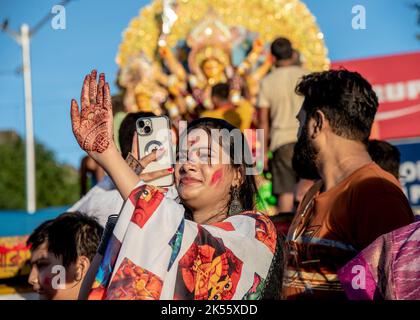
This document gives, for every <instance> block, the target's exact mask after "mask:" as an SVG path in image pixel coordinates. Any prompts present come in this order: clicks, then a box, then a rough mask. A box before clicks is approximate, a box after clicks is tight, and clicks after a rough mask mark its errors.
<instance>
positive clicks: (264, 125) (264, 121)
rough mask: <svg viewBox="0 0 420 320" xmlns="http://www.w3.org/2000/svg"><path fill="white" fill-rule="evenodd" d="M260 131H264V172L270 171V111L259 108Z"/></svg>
mask: <svg viewBox="0 0 420 320" xmlns="http://www.w3.org/2000/svg"><path fill="white" fill-rule="evenodd" d="M258 122H259V129H263V130H264V170H268V158H267V152H268V145H269V138H270V109H269V108H261V107H260V108H258Z"/></svg>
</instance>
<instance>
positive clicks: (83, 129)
mask: <svg viewBox="0 0 420 320" xmlns="http://www.w3.org/2000/svg"><path fill="white" fill-rule="evenodd" d="M81 105H82V108H81V111H80V113H79V107H78V105H77V102H76V100H74V99H73V100H72V103H71V118H72V128H73V133H74V135H75V137H76V140H77V142H78V143H79V145H80V147H81V148H82V149H83V150H85V151H86V152H88V153H93V152H97V153H102V152H104V151H105V150H106V149H107V148H108V147H109V145H110V143H112V141H113V140H112V104H111V95H110V91H109V85H108V83H105V76H104V74H101V75H100V76H99V84H98V85H97V83H96V71H95V70H94V71H92V73H91V74H90V75H88V76H86V78H85V81H84V83H83V88H82V96H81Z"/></svg>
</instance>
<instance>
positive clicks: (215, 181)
mask: <svg viewBox="0 0 420 320" xmlns="http://www.w3.org/2000/svg"><path fill="white" fill-rule="evenodd" d="M222 176H223V170H222V169H219V170H217V171H216V172H215V173H214V174H213V177H212V178H211V182H210V184H211V185H212V186H213V185H215V184H218V183H219V181H220V180H221V179H222Z"/></svg>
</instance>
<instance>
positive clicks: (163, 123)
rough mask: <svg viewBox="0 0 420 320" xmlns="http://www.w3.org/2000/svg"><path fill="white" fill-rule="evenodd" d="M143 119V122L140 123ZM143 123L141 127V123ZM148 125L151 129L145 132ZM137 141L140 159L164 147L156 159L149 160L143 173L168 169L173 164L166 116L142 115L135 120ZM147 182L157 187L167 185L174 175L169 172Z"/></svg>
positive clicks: (170, 137)
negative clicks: (160, 155)
mask: <svg viewBox="0 0 420 320" xmlns="http://www.w3.org/2000/svg"><path fill="white" fill-rule="evenodd" d="M141 121H143V123H141ZM142 124H143V127H141V125H142ZM148 126H150V127H151V131H150V132H146V131H147V130H145V129H146V127H148ZM136 130H137V143H138V148H139V157H140V159H141V158H143V157H144V156H146V155H148V154H149V153H151V152H152V151H153V150H154V149H158V148H159V147H164V148H165V153H164V154H163V155H162V157H161V158H159V159H158V160H157V161H153V162H151V163H150V164H149V165H148V166H147V167H146V168H145V169H144V170H143V173H147V172H151V171H156V170H162V169H169V168H172V167H173V164H174V154H173V149H172V134H171V125H170V120H169V118H168V117H166V116H153V117H142V118H139V119H138V120H137V122H136ZM147 183H148V184H151V185H154V186H158V187H168V186H171V185H173V183H174V175H173V174H170V175H167V176H165V177H162V178H159V179H155V180H152V181H149V182H147Z"/></svg>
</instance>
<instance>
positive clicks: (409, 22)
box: [0, 0, 420, 166]
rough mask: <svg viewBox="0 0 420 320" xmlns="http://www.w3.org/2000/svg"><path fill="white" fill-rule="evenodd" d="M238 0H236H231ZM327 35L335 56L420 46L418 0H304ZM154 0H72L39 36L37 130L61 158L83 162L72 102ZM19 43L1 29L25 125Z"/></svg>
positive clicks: (6, 118) (0, 105) (4, 65)
mask: <svg viewBox="0 0 420 320" xmlns="http://www.w3.org/2000/svg"><path fill="white" fill-rule="evenodd" d="M232 1H234V0H232ZM59 2H60V0H55V1H52V0H37V1H30V0H1V1H0V21H3V19H4V18H8V19H9V21H10V23H9V25H10V27H11V28H12V29H14V30H16V29H17V28H18V27H19V26H20V25H21V24H22V23H23V22H26V23H28V24H29V25H30V26H33V25H34V24H35V23H37V22H38V21H39V20H40V19H41V18H42V17H43V16H44V15H45V14H46V13H47V12H49V11H50V10H51V8H52V7H53V6H54V5H55V4H58V3H59ZM303 2H304V3H306V4H307V6H308V8H309V9H310V10H311V12H312V13H313V14H314V15H315V17H316V19H317V22H318V24H319V26H320V28H321V30H322V32H323V33H324V35H325V42H326V45H327V47H328V49H329V57H330V59H331V60H332V61H335V60H346V59H354V58H363V57H370V56H378V55H387V54H394V53H402V52H411V51H418V50H420V41H418V40H416V37H415V35H416V33H420V28H419V27H418V26H417V25H416V19H417V15H416V12H415V10H414V9H412V8H410V4H412V3H414V2H416V0H304V1H303ZM147 3H149V1H144V0H138V1H136V0H118V1H117V0H115V1H111V0H107V1H103V0H73V1H72V2H71V3H69V4H68V5H67V7H66V29H65V30H54V29H52V28H51V25H50V23H47V24H46V25H45V26H44V27H43V28H42V29H41V30H40V31H39V32H38V33H37V34H36V35H35V36H34V37H33V39H32V42H31V59H32V61H31V62H32V91H33V108H34V128H35V137H36V139H37V140H38V141H40V142H42V143H44V144H45V145H47V147H48V148H50V149H52V150H53V151H54V152H55V154H56V157H57V159H58V160H60V161H62V162H67V163H70V164H72V165H74V166H78V164H79V160H80V159H81V157H82V156H83V152H82V151H81V150H80V148H79V147H78V145H77V143H76V142H75V140H74V137H73V134H72V132H71V126H70V119H69V103H70V100H71V98H73V97H75V98H79V97H78V96H79V93H80V87H81V82H82V79H83V77H84V74H86V73H87V72H88V71H89V70H91V69H92V68H97V69H98V70H100V71H103V72H105V73H106V74H107V77H108V81H109V82H110V83H111V84H112V86H111V91H112V92H113V93H114V92H116V88H115V86H114V85H113V82H114V81H115V76H116V72H117V65H116V64H115V56H116V53H117V50H118V45H119V43H120V41H121V34H122V32H123V30H124V29H125V28H126V27H127V25H128V23H129V21H130V20H131V18H133V17H135V16H137V15H138V12H139V10H140V9H141V7H143V6H144V5H145V4H147ZM358 4H360V5H363V6H364V7H365V8H366V27H367V28H366V30H353V29H352V27H351V20H352V18H353V14H352V7H353V6H355V5H358ZM21 61H22V60H21V51H20V47H19V46H18V45H17V44H16V43H15V42H14V41H13V40H12V39H11V38H10V37H9V36H7V35H5V34H4V33H0V130H5V129H13V130H16V131H17V132H18V133H20V134H23V133H24V98H23V80H22V77H21V76H19V75H16V74H14V70H15V69H16V68H18V67H19V66H21V64H22V62H21Z"/></svg>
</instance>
